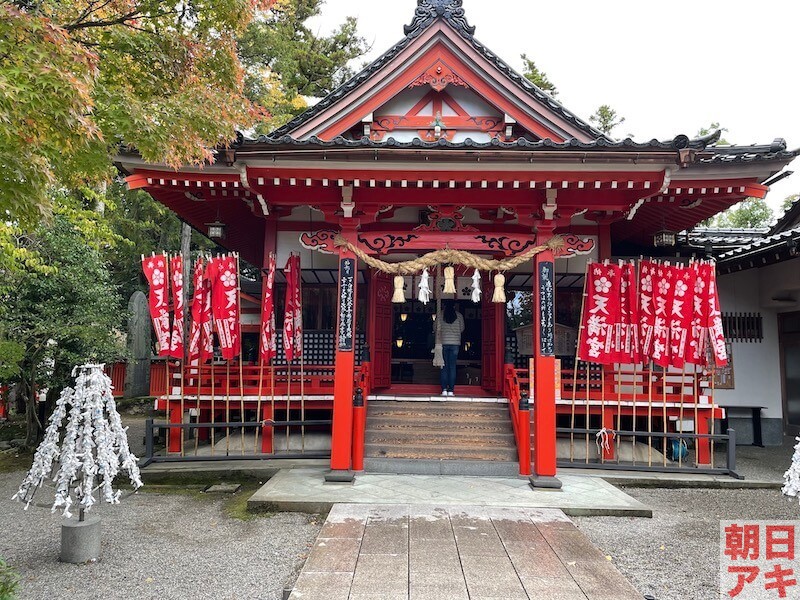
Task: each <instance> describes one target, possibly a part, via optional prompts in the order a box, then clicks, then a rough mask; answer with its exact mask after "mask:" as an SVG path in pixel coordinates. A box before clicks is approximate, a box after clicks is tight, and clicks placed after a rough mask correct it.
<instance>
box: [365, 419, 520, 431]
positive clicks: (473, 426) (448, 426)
mask: <svg viewBox="0 0 800 600" xmlns="http://www.w3.org/2000/svg"><path fill="white" fill-rule="evenodd" d="M421 429H423V430H425V431H428V432H430V433H434V434H436V433H449V434H452V435H491V434H500V433H512V431H513V430H512V429H511V423H510V422H507V421H501V420H499V419H495V420H492V421H484V420H475V419H469V418H460V419H455V418H454V419H448V420H447V421H441V422H431V420H430V419H423V418H415V419H404V418H402V417H370V418H369V420H368V421H367V431H381V432H385V433H389V432H395V433H417V432H419V431H420V430H421Z"/></svg>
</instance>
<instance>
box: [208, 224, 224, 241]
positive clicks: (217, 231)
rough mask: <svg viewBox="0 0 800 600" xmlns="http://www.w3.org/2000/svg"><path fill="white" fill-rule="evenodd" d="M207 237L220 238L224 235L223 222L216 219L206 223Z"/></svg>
mask: <svg viewBox="0 0 800 600" xmlns="http://www.w3.org/2000/svg"><path fill="white" fill-rule="evenodd" d="M206 227H208V237H209V238H210V239H212V240H221V239H222V238H224V237H225V223H223V222H222V221H220V220H219V219H217V220H216V221H214V222H213V223H206Z"/></svg>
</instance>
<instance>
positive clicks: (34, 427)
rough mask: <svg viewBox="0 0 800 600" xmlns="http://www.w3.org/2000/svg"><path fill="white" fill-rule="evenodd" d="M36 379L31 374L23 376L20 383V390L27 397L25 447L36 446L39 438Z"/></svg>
mask: <svg viewBox="0 0 800 600" xmlns="http://www.w3.org/2000/svg"><path fill="white" fill-rule="evenodd" d="M35 388H36V381H35V379H34V378H33V377H32V376H31V377H30V378H23V380H22V382H21V383H20V392H21V395H22V397H23V398H24V399H25V425H26V427H25V447H27V448H35V447H36V440H38V439H39V430H40V429H41V426H40V424H39V416H38V415H37V414H36V409H37V406H36V392H35Z"/></svg>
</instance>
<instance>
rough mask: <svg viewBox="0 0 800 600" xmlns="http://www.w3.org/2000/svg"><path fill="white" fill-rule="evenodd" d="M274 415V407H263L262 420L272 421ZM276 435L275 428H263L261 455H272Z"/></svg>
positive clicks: (266, 405) (267, 405) (266, 426)
mask: <svg viewBox="0 0 800 600" xmlns="http://www.w3.org/2000/svg"><path fill="white" fill-rule="evenodd" d="M273 418H274V415H273V413H272V406H271V405H269V404H265V405H262V406H261V420H262V422H263V421H272V419H273ZM274 435H275V428H274V427H270V426H268V425H265V426H262V427H261V453H262V454H272V450H273V442H272V440H273V437H274Z"/></svg>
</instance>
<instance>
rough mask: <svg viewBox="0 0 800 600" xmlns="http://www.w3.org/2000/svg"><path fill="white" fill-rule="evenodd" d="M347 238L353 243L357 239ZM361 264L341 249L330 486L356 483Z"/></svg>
mask: <svg viewBox="0 0 800 600" xmlns="http://www.w3.org/2000/svg"><path fill="white" fill-rule="evenodd" d="M350 233H351V235H350V236H347V233H345V232H344V231H343V232H342V235H343V236H345V237H349V239H350V240H351V241H352V240H354V238H355V235H352V234H353V232H352V231H351V232H350ZM357 285H358V261H357V260H356V257H355V255H354V254H353V253H352V252H350V251H349V250H347V248H345V247H344V246H342V247H340V248H339V288H338V294H337V299H338V301H337V305H338V319H337V327H336V336H335V338H336V341H335V343H336V353H335V359H334V360H335V363H334V389H333V425H332V428H331V429H332V431H331V471H330V473H328V474H327V475H325V480H326V481H329V482H349V481H353V472H352V470H351V469H352V452H353V387H354V379H355V367H356V361H355V328H356V306H357V302H356V298H357V295H356V293H357Z"/></svg>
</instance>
